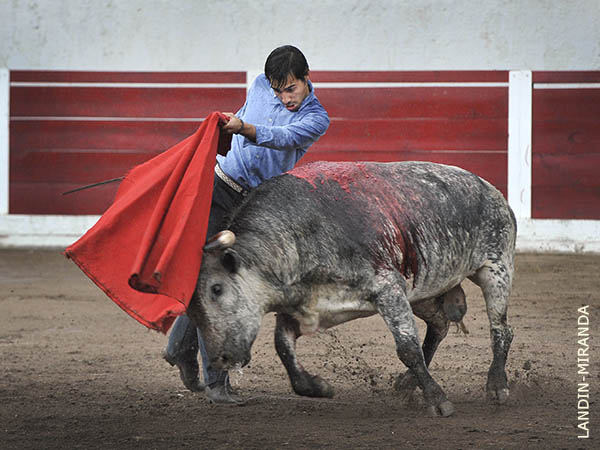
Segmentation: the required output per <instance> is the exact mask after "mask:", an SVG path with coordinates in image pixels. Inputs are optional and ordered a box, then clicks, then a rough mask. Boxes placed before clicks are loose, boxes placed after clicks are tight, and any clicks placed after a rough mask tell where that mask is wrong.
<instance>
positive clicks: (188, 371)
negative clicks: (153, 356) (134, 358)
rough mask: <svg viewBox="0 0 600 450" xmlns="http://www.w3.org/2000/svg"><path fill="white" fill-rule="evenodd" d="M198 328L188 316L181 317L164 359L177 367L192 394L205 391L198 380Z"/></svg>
mask: <svg viewBox="0 0 600 450" xmlns="http://www.w3.org/2000/svg"><path fill="white" fill-rule="evenodd" d="M196 335H197V332H196V327H195V326H194V325H193V324H192V323H191V321H190V319H189V317H188V316H186V315H183V316H179V317H178V318H177V319H176V320H175V323H174V324H173V328H172V330H171V335H170V336H169V343H168V344H167V348H166V349H165V350H164V351H163V358H164V359H165V360H166V361H167V362H168V363H169V364H171V365H172V366H177V368H178V369H179V376H180V377H181V381H183V384H184V385H185V387H186V388H188V389H189V390H190V391H192V392H199V391H203V390H204V385H203V384H202V383H200V380H199V378H198V372H199V370H200V368H199V367H198V340H197V337H196Z"/></svg>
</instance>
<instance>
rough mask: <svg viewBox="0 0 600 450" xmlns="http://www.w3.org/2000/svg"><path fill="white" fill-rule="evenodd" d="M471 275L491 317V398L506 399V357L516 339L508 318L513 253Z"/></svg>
mask: <svg viewBox="0 0 600 450" xmlns="http://www.w3.org/2000/svg"><path fill="white" fill-rule="evenodd" d="M470 278H471V280H472V281H473V282H474V283H475V284H477V285H478V286H479V287H480V288H481V290H482V292H483V297H484V298H485V304H486V309H487V314H488V318H489V321H490V337H491V341H492V352H493V355H494V356H493V360H492V365H491V366H490V370H489V371H488V379H487V384H486V390H487V393H488V397H489V398H490V399H496V400H497V401H498V402H499V403H504V402H506V400H507V399H508V395H509V390H508V379H507V376H506V369H505V367H506V358H507V356H508V350H509V348H510V344H511V342H512V339H513V331H512V328H511V327H510V325H508V322H507V318H506V312H507V308H508V297H509V296H510V291H511V288H512V278H513V261H512V255H511V256H510V257H504V258H502V259H500V258H499V259H497V260H495V261H494V262H488V263H486V265H485V266H483V267H481V268H480V269H479V270H478V271H477V272H476V273H475V275H473V276H472V277H470Z"/></svg>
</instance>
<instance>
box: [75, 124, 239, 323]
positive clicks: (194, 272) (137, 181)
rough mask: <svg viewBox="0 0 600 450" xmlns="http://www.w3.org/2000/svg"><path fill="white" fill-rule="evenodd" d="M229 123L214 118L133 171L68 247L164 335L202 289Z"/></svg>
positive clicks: (107, 287)
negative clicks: (219, 159)
mask: <svg viewBox="0 0 600 450" xmlns="http://www.w3.org/2000/svg"><path fill="white" fill-rule="evenodd" d="M226 121H227V117H225V116H224V115H222V114H220V113H212V114H210V115H209V116H208V117H207V118H206V120H204V122H203V123H202V125H201V126H200V128H198V130H197V131H196V132H195V133H194V134H193V135H192V136H189V137H188V138H186V139H185V140H183V141H181V142H180V143H178V144H176V145H175V146H173V147H171V148H170V149H168V150H167V151H165V152H163V153H161V154H160V155H158V156H156V157H155V158H152V159H151V160H149V161H147V162H145V163H144V164H141V165H139V166H137V167H135V168H133V169H132V170H131V171H130V172H129V173H128V174H127V175H126V176H125V178H124V179H123V181H122V182H121V185H120V186H119V190H118V191H117V195H116V197H115V201H114V203H113V204H112V205H111V206H110V208H108V209H107V210H106V212H105V213H104V214H103V215H102V217H100V220H98V222H97V223H96V224H95V225H94V226H93V227H92V228H91V229H90V230H89V231H88V232H87V233H85V235H84V236H83V237H81V238H80V239H79V240H78V241H77V242H75V243H74V244H72V245H70V246H69V247H68V248H67V249H66V250H65V255H66V256H67V257H69V258H71V259H72V260H73V261H74V262H75V263H76V264H77V265H78V266H79V267H80V268H81V270H83V272H84V273H85V274H86V275H87V276H88V277H89V278H90V279H91V280H92V281H93V282H94V283H96V284H97V285H98V286H99V287H100V288H101V289H102V290H103V291H104V292H105V293H106V294H107V295H108V296H109V297H110V298H111V299H112V300H113V301H114V302H115V303H117V304H118V305H119V306H120V307H121V308H123V309H124V310H125V311H126V312H127V313H128V314H129V315H131V316H132V317H133V318H135V319H136V320H138V321H139V322H141V323H142V324H144V325H146V326H147V327H149V328H153V329H155V330H159V331H162V332H163V333H166V332H167V330H168V329H169V327H170V326H171V324H172V323H173V321H174V320H175V318H176V317H177V316H178V315H180V314H183V313H184V312H185V311H186V308H187V306H188V304H189V301H190V299H191V297H192V294H193V292H194V289H195V287H196V281H197V278H198V273H199V271H200V263H201V261H202V247H203V246H204V243H205V241H206V230H207V227H208V216H209V211H210V203H211V198H212V188H213V179H214V175H213V174H214V166H215V159H216V153H217V149H218V147H219V137H220V128H219V124H220V123H222V122H226Z"/></svg>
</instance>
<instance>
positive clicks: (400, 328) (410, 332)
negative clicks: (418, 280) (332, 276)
mask: <svg viewBox="0 0 600 450" xmlns="http://www.w3.org/2000/svg"><path fill="white" fill-rule="evenodd" d="M376 305H377V309H378V310H379V313H380V314H381V316H382V317H383V320H384V321H385V323H386V324H387V326H388V328H389V329H390V331H391V332H392V335H393V336H394V340H395V341H396V353H397V354H398V357H399V358H400V360H401V361H402V362H403V363H404V365H405V366H406V367H407V368H408V369H409V370H410V372H411V373H412V375H413V376H414V377H415V378H416V380H417V383H418V385H419V387H420V388H421V389H422V390H423V397H424V398H425V401H426V402H427V404H428V405H429V410H430V412H431V413H432V414H434V415H438V414H441V415H442V416H444V417H446V416H449V415H451V414H452V413H454V406H453V405H452V403H450V402H449V401H448V398H447V397H446V394H445V393H444V391H443V390H442V388H441V387H440V386H439V385H438V384H437V383H436V382H435V380H434V379H433V378H432V377H431V375H430V373H429V371H428V370H427V365H426V363H425V357H424V355H423V351H422V349H421V347H420V346H419V336H418V332H417V325H416V324H415V319H414V316H413V312H412V310H411V307H410V304H409V303H408V300H407V299H406V295H405V294H404V293H403V292H402V291H401V290H400V289H399V288H397V287H396V288H395V287H393V286H386V289H383V290H382V291H381V294H379V296H378V298H377V300H376Z"/></svg>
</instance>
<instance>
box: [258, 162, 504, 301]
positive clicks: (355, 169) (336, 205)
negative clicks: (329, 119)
mask: <svg viewBox="0 0 600 450" xmlns="http://www.w3.org/2000/svg"><path fill="white" fill-rule="evenodd" d="M257 191H258V192H257V197H258V201H259V202H262V205H261V206H263V207H264V206H266V207H267V209H269V208H270V206H269V205H272V208H273V211H275V210H276V209H278V213H276V215H277V217H276V218H274V219H273V220H275V221H276V222H278V223H279V225H277V226H278V227H280V228H281V230H284V232H287V231H289V230H294V231H293V233H292V234H293V236H294V238H295V239H296V240H298V239H297V236H307V238H308V236H310V235H312V236H314V244H316V245H317V246H318V248H317V249H313V248H310V252H313V253H316V254H315V255H309V254H308V253H309V251H308V250H307V257H312V258H313V259H315V260H316V261H321V262H322V263H323V264H330V265H332V266H336V265H337V266H342V267H345V268H344V270H345V271H352V270H354V269H356V270H361V267H360V266H361V265H364V264H368V265H370V266H371V267H372V268H373V269H374V270H375V271H377V270H380V269H394V270H398V271H400V273H402V275H403V276H404V278H405V279H407V280H408V281H409V284H410V285H411V286H410V287H411V289H413V290H414V291H415V292H422V294H423V295H430V294H435V292H433V291H436V290H443V289H444V288H446V287H452V286H446V285H447V284H452V283H454V282H456V283H458V282H460V281H462V279H464V277H465V276H467V275H469V274H471V273H472V272H473V271H475V270H476V269H478V268H479V267H481V265H482V264H483V263H484V262H485V260H486V259H488V258H490V257H492V256H493V255H498V254H499V253H503V252H511V251H512V249H514V235H515V222H514V217H513V216H512V213H511V211H510V209H509V208H508V205H507V203H506V201H505V199H504V197H503V196H502V194H501V193H500V192H499V191H498V190H497V189H495V188H494V187H493V186H492V185H490V184H489V183H487V182H486V181H484V180H482V179H481V178H479V177H477V176H476V175H474V174H472V173H469V172H467V171H465V170H462V169H459V168H457V167H452V166H446V165H440V164H433V163H426V162H400V163H368V162H365V163H331V162H319V163H313V164H308V165H305V166H301V167H299V168H296V169H294V170H293V171H292V172H290V173H288V174H287V175H284V176H282V177H278V178H276V179H273V180H271V181H269V182H268V183H265V184H264V185H263V186H261V187H260V188H259V189H258V190H257ZM301 241H302V239H300V246H302V242H301ZM307 245H308V244H307ZM332 249H336V250H335V251H332ZM357 266H359V267H358V268H357ZM362 270H364V266H363V267H362ZM417 295H418V294H417Z"/></svg>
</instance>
